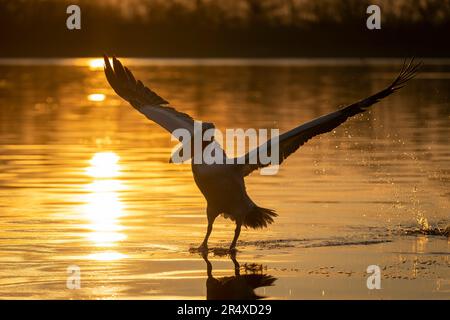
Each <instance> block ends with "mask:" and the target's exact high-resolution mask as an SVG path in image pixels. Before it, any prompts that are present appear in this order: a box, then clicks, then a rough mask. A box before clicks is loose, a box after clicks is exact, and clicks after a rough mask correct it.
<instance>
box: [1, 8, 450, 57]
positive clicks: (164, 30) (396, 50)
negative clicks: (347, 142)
mask: <svg viewBox="0 0 450 320" xmlns="http://www.w3.org/2000/svg"><path fill="white" fill-rule="evenodd" d="M69 4H78V5H79V6H80V7H81V12H82V28H81V30H77V31H69V30H68V29H67V28H66V24H65V21H66V19H67V14H66V7H67V6H68V5H69ZM370 4H377V5H379V6H380V7H381V9H382V29H381V30H368V29H367V28H366V19H367V17H368V15H367V14H366V9H367V7H368V6H369V5H370ZM449 31H450V0H372V1H369V0H320V1H318V0H122V1H120V0H103V1H88V0H78V1H76V0H70V1H66V0H15V1H11V0H0V41H1V43H2V50H0V55H1V56H96V55H99V54H101V53H102V52H108V53H115V54H117V55H127V56H166V57H179V56H197V57H203V56H214V57H226V56H244V57H245V56H252V57H259V56H268V57H271V56H283V57H291V56H405V55H421V56H449V53H450V51H449V49H450V43H449V41H448V32H449Z"/></svg>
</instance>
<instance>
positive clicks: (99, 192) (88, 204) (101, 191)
mask: <svg viewBox="0 0 450 320" xmlns="http://www.w3.org/2000/svg"><path fill="white" fill-rule="evenodd" d="M119 160H120V157H119V156H118V155H117V154H116V153H114V152H98V153H96V154H94V155H93V157H92V158H91V160H90V161H89V167H87V168H86V174H87V175H88V176H90V177H92V178H94V180H93V181H92V182H91V183H89V184H87V185H85V187H84V189H85V191H87V192H86V195H85V199H84V205H83V206H82V213H83V215H84V217H85V218H86V220H87V222H88V224H87V228H88V229H89V230H90V231H91V232H89V233H88V235H87V236H86V237H87V239H88V240H89V241H90V242H92V243H93V244H94V245H95V247H98V248H108V249H109V250H108V251H107V252H98V253H93V254H90V255H89V256H88V258H89V259H94V260H116V259H121V258H124V257H125V255H124V254H121V253H119V252H115V251H111V250H110V249H111V248H112V247H116V246H117V245H118V242H120V241H122V240H124V239H126V235H125V234H124V233H123V230H124V227H123V226H122V225H121V223H120V219H121V218H122V217H123V216H124V204H123V202H122V201H121V198H120V191H122V190H124V189H125V186H124V185H123V183H122V182H121V181H120V180H118V179H117V177H118V176H120V169H121V168H120V164H119Z"/></svg>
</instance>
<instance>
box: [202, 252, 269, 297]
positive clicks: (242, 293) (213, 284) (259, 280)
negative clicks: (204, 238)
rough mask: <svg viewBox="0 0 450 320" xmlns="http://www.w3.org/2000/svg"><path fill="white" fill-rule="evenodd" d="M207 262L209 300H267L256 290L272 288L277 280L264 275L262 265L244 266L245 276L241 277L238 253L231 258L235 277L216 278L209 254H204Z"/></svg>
mask: <svg viewBox="0 0 450 320" xmlns="http://www.w3.org/2000/svg"><path fill="white" fill-rule="evenodd" d="M202 257H203V259H204V260H205V262H206V271H207V274H208V279H207V280H206V299H207V300H257V299H262V298H266V297H264V296H260V295H257V294H256V293H255V289H257V288H263V287H268V286H272V285H273V284H274V282H275V281H276V280H277V278H275V277H273V276H271V275H268V274H264V273H263V268H262V265H244V270H245V274H244V275H241V266H240V265H239V262H238V261H237V260H236V253H235V252H234V253H231V254H230V258H231V261H233V264H234V276H228V277H221V278H214V276H213V274H212V269H213V268H212V264H211V262H210V261H209V259H208V253H203V254H202Z"/></svg>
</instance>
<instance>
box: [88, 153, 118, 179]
mask: <svg viewBox="0 0 450 320" xmlns="http://www.w3.org/2000/svg"><path fill="white" fill-rule="evenodd" d="M119 159H120V158H119V156H118V155H117V154H115V153H114V152H98V153H96V154H95V155H94V156H93V157H92V159H91V160H90V161H89V163H90V166H89V167H88V168H87V169H86V172H87V174H88V175H89V176H91V177H93V178H114V177H117V176H119V175H120V166H119V164H118V163H119Z"/></svg>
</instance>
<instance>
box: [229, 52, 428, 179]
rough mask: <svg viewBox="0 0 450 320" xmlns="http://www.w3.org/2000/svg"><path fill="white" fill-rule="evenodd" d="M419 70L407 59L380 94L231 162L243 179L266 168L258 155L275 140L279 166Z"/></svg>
mask: <svg viewBox="0 0 450 320" xmlns="http://www.w3.org/2000/svg"><path fill="white" fill-rule="evenodd" d="M420 66H421V63H418V64H414V59H411V61H410V62H409V63H408V64H406V63H404V64H403V67H402V69H401V71H400V74H399V75H398V77H397V78H396V79H395V80H394V81H393V82H392V84H391V85H390V86H388V87H387V88H385V89H384V90H382V91H380V92H378V93H376V94H374V95H372V96H370V97H368V98H366V99H363V100H361V101H358V102H356V103H353V104H351V105H348V106H346V107H343V108H342V109H340V110H337V111H335V112H332V113H330V114H327V115H325V116H322V117H319V118H317V119H315V120H312V121H310V122H307V123H305V124H303V125H301V126H298V127H296V128H294V129H292V130H290V131H288V132H285V133H284V134H282V135H280V136H279V137H276V138H275V139H274V138H272V139H271V140H269V141H267V142H266V143H264V144H262V145H261V146H259V147H258V148H256V149H254V150H252V151H250V152H249V153H247V154H246V155H244V156H243V157H245V158H244V159H242V158H239V159H235V161H236V162H235V163H241V165H240V169H241V172H242V174H243V176H247V175H249V174H250V173H251V172H253V171H254V170H257V169H259V168H263V167H266V166H268V165H269V164H267V163H262V161H260V160H259V156H258V155H259V154H260V152H263V153H262V154H268V155H270V154H271V153H270V150H271V149H273V146H274V145H275V144H276V143H277V141H276V140H278V152H279V162H278V164H281V163H282V162H283V161H284V160H285V159H286V158H287V157H289V156H290V155H291V154H292V153H294V152H295V151H297V149H298V148H299V147H300V146H302V145H303V144H305V143H306V142H307V141H308V140H309V139H311V138H313V137H314V136H317V135H320V134H322V133H326V132H330V131H331V130H333V129H334V128H336V127H338V126H339V125H341V124H342V123H344V122H345V121H346V120H347V119H348V118H350V117H352V116H354V115H357V114H359V113H362V112H364V111H366V110H367V108H369V107H370V106H372V105H373V104H375V103H377V102H379V101H380V100H381V99H383V98H385V97H387V96H389V95H391V94H392V93H394V92H395V91H397V90H398V89H400V88H402V87H403V86H404V85H405V83H406V82H408V81H409V80H411V79H412V78H414V76H415V75H416V72H417V70H418V69H419V67H420Z"/></svg>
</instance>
